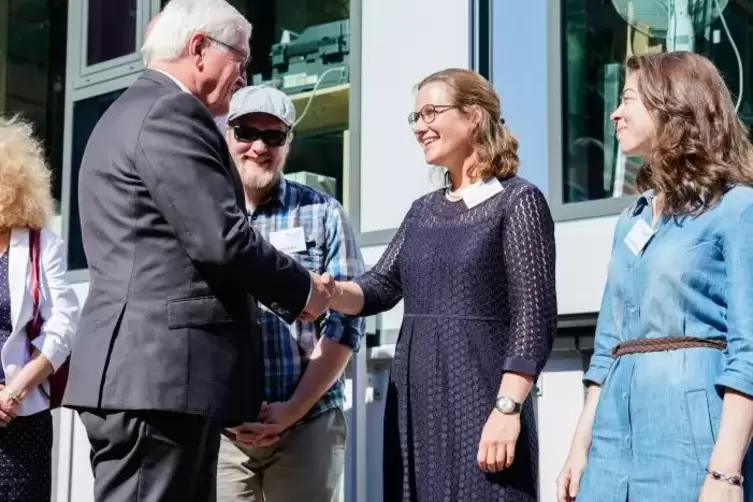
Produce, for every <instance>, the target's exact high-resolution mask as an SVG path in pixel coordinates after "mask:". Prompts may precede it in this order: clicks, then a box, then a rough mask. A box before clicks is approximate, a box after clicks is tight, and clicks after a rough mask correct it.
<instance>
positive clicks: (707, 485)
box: [698, 475, 743, 502]
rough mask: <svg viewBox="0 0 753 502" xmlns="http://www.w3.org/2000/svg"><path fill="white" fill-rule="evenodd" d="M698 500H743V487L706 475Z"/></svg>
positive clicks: (703, 501) (736, 501)
mask: <svg viewBox="0 0 753 502" xmlns="http://www.w3.org/2000/svg"><path fill="white" fill-rule="evenodd" d="M698 502H743V488H742V487H741V486H735V485H731V484H729V483H728V482H726V481H724V480H723V479H714V478H713V477H711V475H708V476H706V481H704V482H703V486H702V487H701V494H700V496H699V497H698Z"/></svg>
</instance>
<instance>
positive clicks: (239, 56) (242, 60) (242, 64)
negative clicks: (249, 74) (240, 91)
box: [207, 36, 251, 72]
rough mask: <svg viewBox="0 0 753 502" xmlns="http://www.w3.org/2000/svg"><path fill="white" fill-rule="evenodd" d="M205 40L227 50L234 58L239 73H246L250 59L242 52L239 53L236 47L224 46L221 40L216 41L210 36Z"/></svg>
mask: <svg viewBox="0 0 753 502" xmlns="http://www.w3.org/2000/svg"><path fill="white" fill-rule="evenodd" d="M207 40H209V41H210V42H213V43H215V44H217V45H219V46H221V47H223V48H225V49H227V50H228V51H229V52H230V53H232V54H233V56H234V57H235V60H236V62H237V63H238V68H239V69H240V71H241V72H245V71H246V69H247V68H248V65H249V63H251V58H250V57H247V56H246V54H244V53H243V51H241V50H240V49H238V48H237V47H233V46H232V45H230V44H226V43H225V42H223V41H221V40H217V39H216V38H212V37H210V36H207Z"/></svg>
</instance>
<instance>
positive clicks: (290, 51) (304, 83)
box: [230, 0, 350, 208]
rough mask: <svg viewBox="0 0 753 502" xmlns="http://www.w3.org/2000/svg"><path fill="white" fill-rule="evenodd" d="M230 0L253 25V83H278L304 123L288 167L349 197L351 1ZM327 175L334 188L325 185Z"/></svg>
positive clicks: (290, 171)
mask: <svg viewBox="0 0 753 502" xmlns="http://www.w3.org/2000/svg"><path fill="white" fill-rule="evenodd" d="M230 3H232V4H233V5H234V6H235V7H236V8H237V9H238V10H239V11H240V12H241V13H242V14H244V15H245V16H246V17H247V19H248V20H249V21H250V22H251V24H252V25H253V26H254V31H253V35H252V38H251V42H252V43H251V58H252V60H251V65H250V66H249V73H248V82H249V84H252V85H259V84H266V85H271V86H275V87H278V88H279V89H281V90H282V91H283V92H285V93H286V94H288V95H289V96H291V98H292V99H293V101H294V103H295V104H296V110H297V112H298V120H299V122H298V125H297V126H296V128H295V131H296V136H295V139H294V140H293V145H292V148H291V152H290V156H289V157H288V162H287V165H286V168H285V171H286V173H287V175H288V176H289V177H290V176H291V175H294V174H297V177H295V179H297V180H299V181H301V182H303V183H307V184H310V185H312V186H314V188H317V189H320V190H324V191H328V192H331V191H332V189H334V193H332V195H334V196H335V197H336V198H337V199H338V200H339V201H340V202H343V203H344V199H343V189H344V187H343V180H344V179H345V177H346V174H345V171H344V170H345V169H347V166H348V162H347V159H344V158H343V156H344V154H345V152H346V151H347V148H345V143H344V136H345V135H344V131H345V130H346V129H347V128H348V109H349V106H348V98H349V95H350V87H349V77H350V74H349V57H350V54H349V49H350V33H349V23H350V20H349V18H350V1H349V0H275V1H267V2H259V1H258V0H231V2H230ZM315 89H316V90H315ZM314 90H315V92H312V91H314ZM304 114H305V115H304ZM322 176H324V177H325V180H326V181H327V182H329V183H330V184H331V185H333V187H332V189H325V188H326V186H327V183H324V184H322V178H321V177H322ZM309 180H311V181H309ZM346 208H347V205H346Z"/></svg>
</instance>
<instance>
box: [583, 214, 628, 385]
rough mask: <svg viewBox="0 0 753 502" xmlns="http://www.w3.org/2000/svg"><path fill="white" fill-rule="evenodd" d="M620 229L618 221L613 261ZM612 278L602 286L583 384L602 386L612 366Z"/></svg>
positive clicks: (614, 331)
mask: <svg viewBox="0 0 753 502" xmlns="http://www.w3.org/2000/svg"><path fill="white" fill-rule="evenodd" d="M619 228H620V222H619V220H618V223H617V225H615V231H614V237H612V256H611V260H614V259H615V258H614V250H615V245H616V242H617V234H618V231H619ZM612 287H613V285H612V278H610V277H609V275H607V283H606V285H605V286H604V292H603V294H602V298H601V308H600V309H599V317H598V319H597V321H596V335H595V339H594V353H593V355H592V356H591V362H590V363H589V366H588V370H587V371H586V373H585V375H583V384H584V385H589V384H592V383H593V384H596V385H603V384H604V380H606V378H607V373H609V369H610V368H611V366H612V361H613V359H612V349H613V348H614V347H615V345H617V344H618V343H619V341H620V339H619V335H618V333H619V331H618V326H617V322H616V321H615V314H616V312H615V306H614V305H613V296H614V294H613V292H612Z"/></svg>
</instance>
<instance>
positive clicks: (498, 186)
mask: <svg viewBox="0 0 753 502" xmlns="http://www.w3.org/2000/svg"><path fill="white" fill-rule="evenodd" d="M501 191H502V183H500V182H499V180H498V179H497V178H492V179H490V180H489V181H486V182H484V183H481V184H479V185H473V186H470V187H468V188H467V189H466V190H464V191H463V193H462V195H461V196H462V197H463V202H465V205H466V207H467V208H468V209H470V208H472V207H475V206H478V205H479V204H481V203H482V202H484V201H485V200H487V199H489V198H491V197H493V196H494V195H497V194H498V193H499V192H501Z"/></svg>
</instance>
